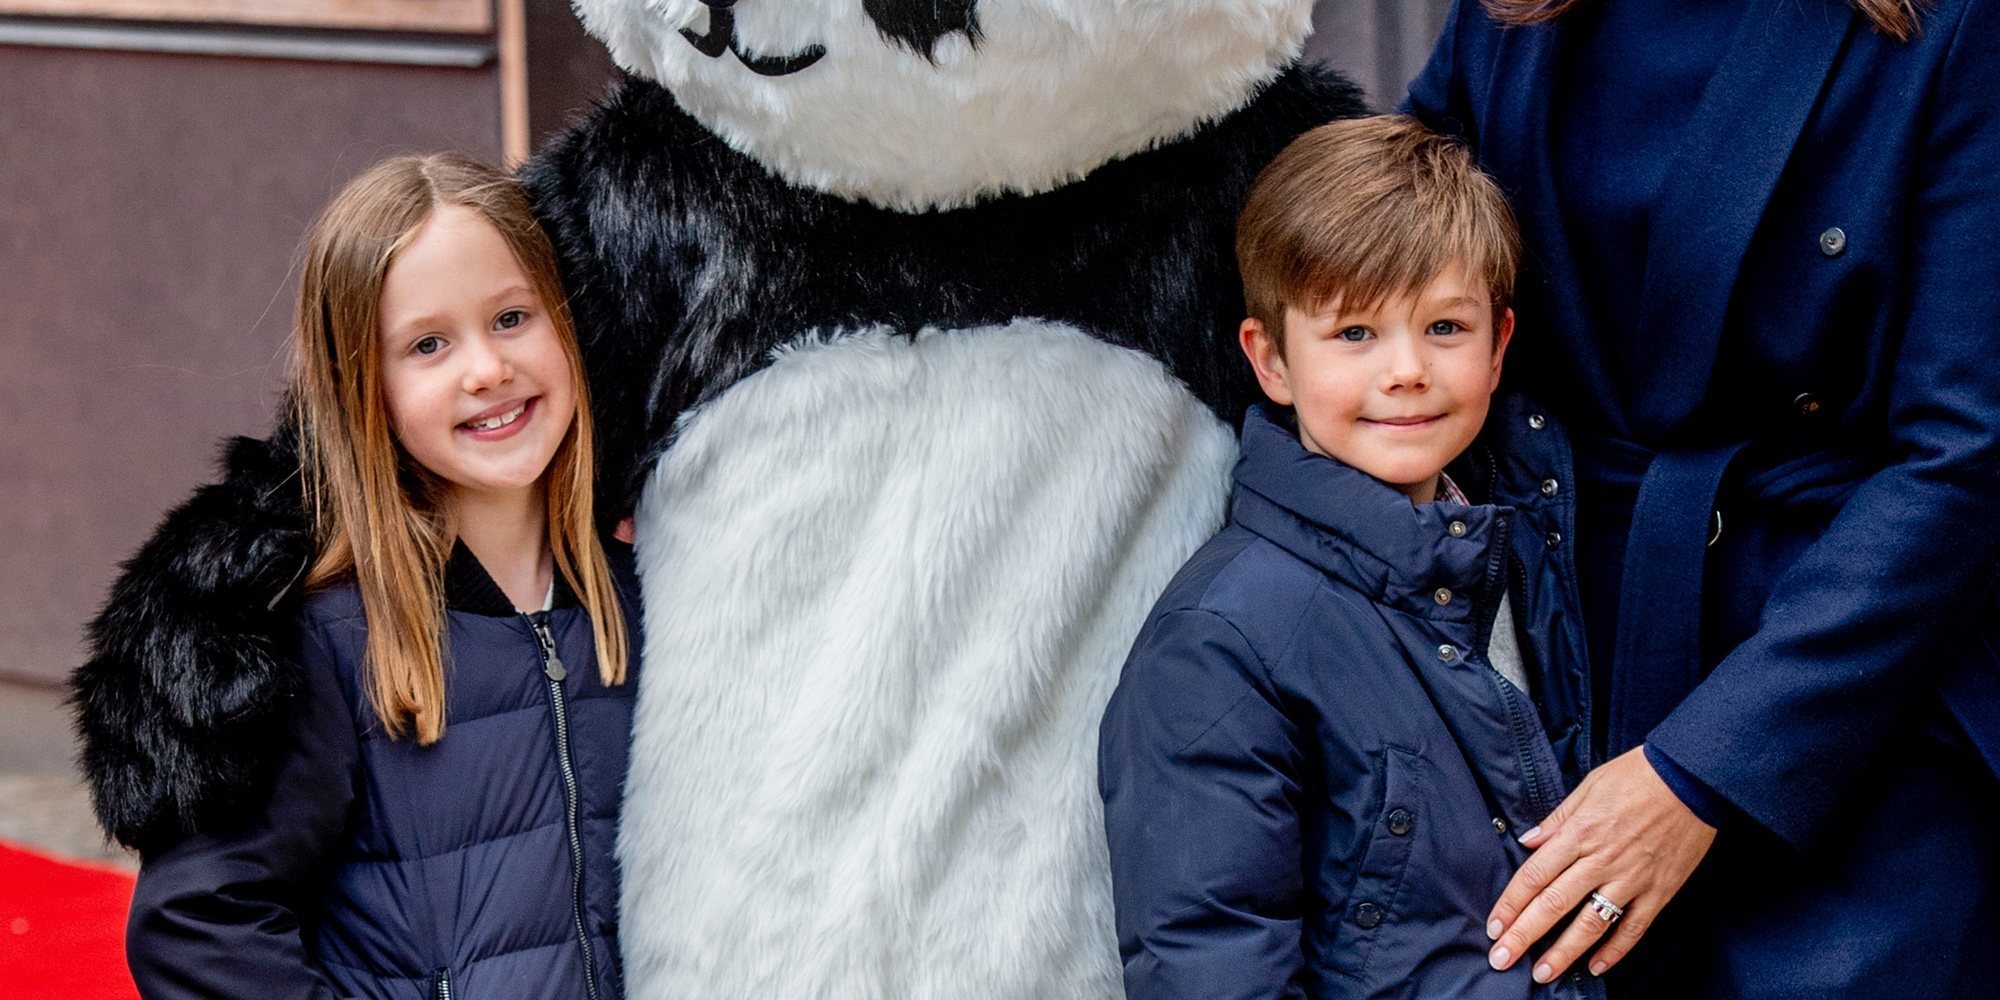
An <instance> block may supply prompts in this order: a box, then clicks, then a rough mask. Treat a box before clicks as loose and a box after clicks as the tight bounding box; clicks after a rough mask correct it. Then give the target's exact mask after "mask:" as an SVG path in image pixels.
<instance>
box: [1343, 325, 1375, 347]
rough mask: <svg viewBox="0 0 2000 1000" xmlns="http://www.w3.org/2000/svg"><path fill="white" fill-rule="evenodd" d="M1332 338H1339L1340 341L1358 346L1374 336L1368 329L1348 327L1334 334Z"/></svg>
mask: <svg viewBox="0 0 2000 1000" xmlns="http://www.w3.org/2000/svg"><path fill="white" fill-rule="evenodd" d="M1334 336H1336V337H1339V338H1340V339H1341V340H1345V341H1347V342H1348V343H1350V344H1358V343H1360V342H1362V341H1364V340H1367V339H1368V338H1369V337H1372V336H1374V334H1373V333H1370V332H1369V330H1368V328H1367V327H1365V326H1350V327H1348V328H1347V329H1345V330H1342V331H1340V332H1339V333H1336V334H1334Z"/></svg>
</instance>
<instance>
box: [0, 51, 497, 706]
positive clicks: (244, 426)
mask: <svg viewBox="0 0 2000 1000" xmlns="http://www.w3.org/2000/svg"><path fill="white" fill-rule="evenodd" d="M494 73H495V70H494V68H493V66H492V65H491V64H490V63H489V64H488V65H486V66H484V67H481V68H475V69H464V68H435V67H420V66H397V65H380V64H365V63H352V62H309V61H295V60H283V59H251V58H224V57H212V56H187V55H166V54H148V53H129V52H108V51H90V50H79V49H63V48H41V47H27V46H0V580H3V581H5V588H6V589H5V597H4V599H0V676H10V677H15V678H19V679H25V680H29V681H40V682H45V683H46V682H54V681H56V680H57V679H59V678H60V677H61V676H62V674H63V673H64V672H65V671H66V670H67V669H69V668H70V667H71V666H73V665H74V664H75V663H76V662H77V661H78V659H79V648H80V647H79V635H80V630H81V626H82V624H83V622H84V621H85V620H86V619H87V618H88V617H89V615H90V614H91V613H92V612H93V611H94V609H95V607H96V605H97V604H98V602H99V601H100V600H101V599H102V596H103V592H104V588H105V586H106V585H107V583H108V582H109V580H110V579H111V576H112V574H113V573H114V571H115V566H116V563H117V561H118V560H119V559H122V558H124V556H125V555H126V554H127V553H129V552H130V551H131V550H132V549H133V548H134V547H135V546H136V545H137V544H138V543H139V542H140V541H141V540H143V539H144V538H145V537H146V535H147V534H148V532H149V531H150V530H151V528H152V526H153V524H154V522H155V521H156V519H157V518H158V517H159V516H160V512H161V511H162V510H164V509H165V508H166V507H167V506H168V505H169V504H171V503H174V502H175V501H177V500H179V499H180V498H181V497H183V496H185V495H186V493H187V492H188V491H189V489H190V488H192V487H193V486H194V485H196V484H197V483H200V482H203V481H206V478H207V476H208V474H209V465H210V461H211V459H212V456H213V455H214V452H215V448H216V442H217V440H218V439H219V438H221V437H222V436H224V435H228V434H243V433H250V434H259V433H262V432H263V431H264V429H265V428H266V427H267V426H268V424H269V415H270V412H271V408H272V403H273V398H274V389H275V387H276V385H277V383H278V380H279V378H280V377H281V375H282V372H283V368H284V360H283V351H282V344H283V340H284V335H285V331H286V329H287V327H288V325H289V322H290V311H291V307H292V297H293V289H294V286H295V282H296V274H295V273H293V270H292V262H293V258H294V256H295V252H296V248H297V246H298V242H299V239H300V236H301V235H302V233H303V230H304V228H305V226H306V225H307V223H309V222H310V220H311V219H312V217H313V215H314V213H315V212H317V210H318V209H319V207H320V205H321V204H323V203H324V202H325V200H326V198H327V197H328V195H329V194H330V193H331V192H332V191H333V190H335V189H336V188H337V187H338V186H339V185H340V184H342V183H343V182H345V181H346V180H347V179H348V178H349V177H351V176H353V175H354V174H355V173H357V172H358V171H359V170H361V169H362V168H364V167H366V166H367V165H368V164H369V163H371V162H373V161H374V160H375V159H377V158H379V157H381V156H383V155H385V154H388V153H391V152H396V151H405V150H431V149H442V148H453V149H461V150H465V151H467V152H470V153H474V154H476V155H480V156H484V157H488V158H494V159H497V158H498V156H499V141H500V140H499V135H500V125H499V106H498V103H497V101H496V99H495V97H494V94H495V84H494V79H493V78H494Z"/></svg>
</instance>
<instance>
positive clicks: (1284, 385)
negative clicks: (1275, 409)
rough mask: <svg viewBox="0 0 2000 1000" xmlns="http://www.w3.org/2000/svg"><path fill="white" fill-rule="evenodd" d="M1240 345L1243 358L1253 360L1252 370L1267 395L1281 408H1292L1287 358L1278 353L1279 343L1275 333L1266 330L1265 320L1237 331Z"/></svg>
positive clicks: (1247, 323) (1249, 322)
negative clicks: (1286, 366) (1286, 364)
mask: <svg viewBox="0 0 2000 1000" xmlns="http://www.w3.org/2000/svg"><path fill="white" fill-rule="evenodd" d="M1236 340H1237V343H1239V344H1241V345H1242V346H1243V356H1244V357H1246V358H1249V359H1250V368H1251V369H1252V370H1253V371H1255V372H1256V373H1257V384H1258V385H1260V386H1263V387H1264V395H1266V396H1269V397H1271V402H1273V403H1276V404H1278V405H1279V406H1290V405H1292V387H1291V384H1290V383H1288V382H1287V381H1286V380H1285V359H1284V356H1283V355H1281V354H1279V353H1278V340H1277V338H1276V337H1273V336H1271V331H1270V330H1267V329H1265V328H1264V324H1263V322H1262V321H1261V320H1257V319H1254V318H1253V319H1246V320H1244V321H1243V325H1242V326H1240V327H1237V328H1236Z"/></svg>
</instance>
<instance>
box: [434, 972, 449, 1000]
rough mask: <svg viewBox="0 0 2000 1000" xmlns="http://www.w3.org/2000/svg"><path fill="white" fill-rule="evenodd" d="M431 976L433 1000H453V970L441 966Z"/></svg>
mask: <svg viewBox="0 0 2000 1000" xmlns="http://www.w3.org/2000/svg"><path fill="white" fill-rule="evenodd" d="M431 975H432V980H431V983H432V985H431V1000H451V970H450V969H447V968H445V967H444V966H442V965H440V966H438V967H437V971H436V972H434V973H432V974H431Z"/></svg>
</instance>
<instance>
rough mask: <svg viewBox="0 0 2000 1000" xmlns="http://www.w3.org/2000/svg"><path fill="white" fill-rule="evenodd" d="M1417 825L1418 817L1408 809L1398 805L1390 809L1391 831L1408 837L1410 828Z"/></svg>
mask: <svg viewBox="0 0 2000 1000" xmlns="http://www.w3.org/2000/svg"><path fill="white" fill-rule="evenodd" d="M1416 825H1417V817H1416V816H1415V814H1413V813H1411V812H1410V811H1409V810H1408V809H1404V808H1402V807H1400V806H1398V807H1397V808H1395V809H1391V810H1390V811H1389V832H1390V833H1393V834H1395V835H1396V836H1398V837H1407V836H1409V833H1410V828H1411V827H1414V826H1416Z"/></svg>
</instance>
